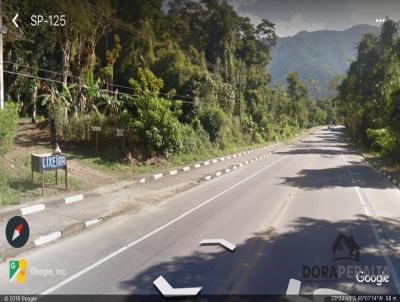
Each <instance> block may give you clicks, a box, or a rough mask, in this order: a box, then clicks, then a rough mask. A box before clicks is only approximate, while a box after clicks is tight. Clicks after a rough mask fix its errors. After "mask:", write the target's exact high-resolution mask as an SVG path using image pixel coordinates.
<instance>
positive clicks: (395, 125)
mask: <svg viewBox="0 0 400 302" xmlns="http://www.w3.org/2000/svg"><path fill="white" fill-rule="evenodd" d="M398 26H399V25H398V23H396V22H393V21H392V20H387V21H386V22H385V23H384V24H383V25H382V30H381V33H380V35H379V36H375V35H372V34H367V35H365V36H364V37H363V39H362V40H361V42H360V44H359V46H358V56H357V60H356V61H354V62H353V63H352V64H351V65H350V69H349V72H348V74H347V76H346V78H345V79H344V80H343V82H342V83H341V84H340V85H339V87H338V91H339V96H338V101H339V104H340V108H341V111H342V112H343V115H344V118H345V123H346V125H347V126H348V127H349V128H350V129H351V137H352V139H353V140H354V141H356V142H362V143H363V144H365V145H366V146H367V147H368V148H370V149H371V150H372V151H375V152H378V153H379V154H380V155H381V156H383V157H385V158H388V159H390V160H393V161H397V162H398V161H399V160H400V153H399V150H400V65H399V55H400V51H399V49H400V48H399V45H400V37H399V32H398Z"/></svg>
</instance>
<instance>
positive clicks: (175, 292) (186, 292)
mask: <svg viewBox="0 0 400 302" xmlns="http://www.w3.org/2000/svg"><path fill="white" fill-rule="evenodd" d="M153 284H154V286H155V287H156V288H157V289H158V290H159V291H160V292H161V294H162V295H163V296H164V297H185V296H196V295H197V294H198V293H199V292H200V291H201V287H186V288H173V287H172V286H171V285H169V283H168V282H167V280H165V279H164V278H163V276H159V277H158V278H157V279H156V280H154V281H153Z"/></svg>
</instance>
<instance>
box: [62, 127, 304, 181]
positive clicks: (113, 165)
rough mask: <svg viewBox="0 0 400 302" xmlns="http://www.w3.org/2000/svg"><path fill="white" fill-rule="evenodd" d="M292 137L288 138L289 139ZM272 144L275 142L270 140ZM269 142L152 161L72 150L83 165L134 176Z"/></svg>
mask: <svg viewBox="0 0 400 302" xmlns="http://www.w3.org/2000/svg"><path fill="white" fill-rule="evenodd" d="M301 133H302V131H300V132H299V133H297V134H294V135H292V136H291V137H290V138H293V137H294V136H296V135H300V134H301ZM290 138H287V140H289V139H290ZM268 143H270V144H272V143H273V142H268ZM268 143H258V144H251V145H245V146H230V147H229V148H227V149H225V150H221V149H217V148H213V149H209V150H203V151H199V152H195V153H190V154H178V155H173V156H171V157H170V158H168V160H166V159H162V158H159V159H155V160H153V161H152V162H151V163H147V164H146V163H137V162H135V163H126V164H125V163H121V162H119V161H117V160H110V159H107V156H104V155H99V156H95V155H90V154H89V153H87V152H84V153H80V152H78V151H75V150H76V149H75V150H74V151H72V150H71V151H70V152H69V153H70V154H72V156H73V158H75V159H78V160H79V162H80V163H81V164H83V165H87V166H89V167H91V168H94V169H98V170H100V171H103V172H111V173H116V174H118V176H119V178H122V179H124V178H127V177H132V176H133V175H141V174H146V173H151V172H155V171H160V170H164V169H169V168H173V167H177V166H183V165H187V164H190V163H193V162H197V161H203V160H207V159H210V158H214V157H219V156H224V155H227V154H232V153H237V152H242V151H246V150H249V149H253V148H257V147H260V146H265V145H266V144H268Z"/></svg>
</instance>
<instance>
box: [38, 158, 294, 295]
mask: <svg viewBox="0 0 400 302" xmlns="http://www.w3.org/2000/svg"><path fill="white" fill-rule="evenodd" d="M287 156H288V155H284V156H282V157H281V158H279V159H277V160H275V161H274V162H272V163H270V164H269V165H267V166H265V167H264V168H262V169H260V170H258V171H257V172H255V173H253V174H251V175H249V176H247V177H246V178H245V179H242V180H241V181H239V182H237V183H235V184H234V185H232V186H230V187H228V188H226V189H225V190H223V191H221V192H219V193H218V194H216V195H214V196H213V197H210V198H209V199H207V200H206V201H204V202H202V203H201V204H199V205H197V206H195V207H194V208H192V209H190V210H188V211H186V212H185V213H183V214H182V215H180V216H178V217H176V218H174V219H173V220H171V221H169V222H167V223H166V224H164V225H162V226H160V227H158V228H156V229H155V230H153V231H151V232H150V233H147V234H146V235H144V236H142V237H140V238H138V239H136V240H135V241H132V242H131V243H129V244H127V245H125V246H123V247H121V248H119V249H118V250H116V251H115V252H113V253H111V254H109V255H107V256H105V257H103V258H101V259H100V260H98V261H96V262H94V263H93V264H91V265H89V266H87V267H85V268H84V269H82V270H80V271H79V272H77V273H75V274H73V275H72V276H70V277H68V278H67V279H65V280H63V281H61V282H59V283H57V284H56V285H54V286H52V287H50V288H48V289H46V290H44V291H43V292H41V293H40V295H48V294H50V293H52V292H54V291H55V290H57V289H59V288H60V287H62V286H64V285H66V284H68V283H70V282H71V281H73V280H75V279H77V278H79V277H80V276H82V275H84V274H85V273H87V272H89V271H91V270H92V269H94V268H96V267H97V266H99V265H101V264H103V263H104V262H106V261H108V260H110V259H111V258H114V257H115V256H117V255H119V254H121V253H122V252H124V251H126V250H127V249H129V248H131V247H133V246H135V245H137V244H139V243H140V242H142V241H144V240H146V239H147V238H149V237H151V236H153V235H155V234H157V233H158V232H160V231H162V230H164V229H165V228H167V227H169V226H170V225H172V224H174V223H175V222H177V221H179V220H181V219H183V218H185V217H186V216H188V215H190V214H191V213H193V212H194V211H197V210H198V209H200V208H201V207H204V206H205V205H207V204H208V203H210V202H211V201H213V200H215V199H217V198H218V197H220V196H222V195H224V194H226V193H227V192H229V191H231V190H233V189H234V188H236V187H237V186H240V185H241V184H242V183H245V182H247V181H249V180H250V179H252V178H253V177H255V176H257V175H258V174H260V173H262V172H264V171H265V170H267V169H269V168H270V167H272V166H274V165H275V164H277V163H278V162H280V161H281V160H283V159H284V158H286V157H287Z"/></svg>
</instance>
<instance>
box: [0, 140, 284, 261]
mask: <svg viewBox="0 0 400 302" xmlns="http://www.w3.org/2000/svg"><path fill="white" fill-rule="evenodd" d="M288 147H289V146H286V147H285V148H282V149H286V148H288ZM276 152H277V150H274V151H267V152H266V153H264V154H262V155H259V156H256V157H254V158H252V159H249V160H246V161H243V162H241V163H239V164H233V165H230V166H228V167H227V168H224V169H221V170H220V171H216V172H213V173H211V174H209V175H207V176H205V177H201V178H199V179H198V180H197V183H198V184H200V183H202V182H204V181H208V180H212V179H214V178H217V177H219V176H221V175H224V174H227V173H230V172H233V171H235V170H237V169H239V168H240V167H243V166H246V165H249V164H251V163H255V162H257V161H258V160H260V159H263V158H266V157H267V156H269V155H271V154H274V153H276ZM78 195H79V196H78ZM78 195H74V196H71V197H69V198H68V199H67V200H65V198H64V203H65V204H71V203H75V202H79V201H81V200H83V199H84V196H83V194H78ZM66 198H67V197H66ZM35 206H37V205H34V206H31V208H33V207H35ZM39 208H41V207H36V208H33V209H39ZM25 211H26V209H25ZM38 211H41V210H38ZM38 211H33V210H32V212H30V213H29V214H32V213H36V212H38ZM116 216H118V213H109V214H107V215H105V216H101V217H97V218H94V219H90V220H87V221H84V222H78V223H74V224H72V225H69V226H67V227H65V228H64V229H63V230H58V231H54V232H51V233H48V234H44V235H40V236H38V237H37V238H35V239H33V240H31V241H29V242H28V243H27V244H26V245H25V246H24V247H22V248H19V249H15V248H7V249H5V250H3V251H1V258H0V262H4V261H6V260H7V259H9V258H11V257H15V256H17V255H19V254H21V253H24V252H27V251H29V250H32V249H34V248H37V247H41V246H43V245H46V244H49V243H51V242H54V241H56V240H59V239H62V238H66V237H68V236H71V235H73V234H76V233H78V232H80V231H83V230H85V229H87V228H90V227H91V226H93V225H96V224H99V223H100V222H104V221H107V220H109V219H111V218H113V217H116Z"/></svg>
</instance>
